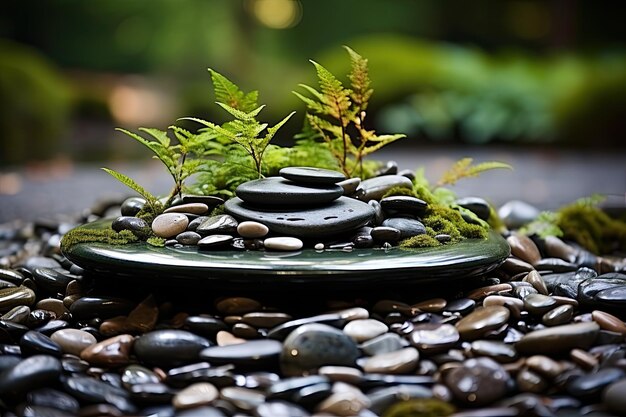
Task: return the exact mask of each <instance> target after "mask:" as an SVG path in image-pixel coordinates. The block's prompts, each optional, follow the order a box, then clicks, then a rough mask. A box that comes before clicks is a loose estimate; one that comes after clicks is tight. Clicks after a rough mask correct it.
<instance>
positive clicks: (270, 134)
mask: <svg viewBox="0 0 626 417" xmlns="http://www.w3.org/2000/svg"><path fill="white" fill-rule="evenodd" d="M294 114H296V112H295V111H292V112H291V113H289V114H288V115H287V116H285V118H284V119H283V120H281V121H280V122H278V123H276V124H275V125H274V126H272V127H270V128H269V129H267V134H266V135H265V137H264V138H263V139H262V141H261V147H262V148H265V147H266V146H267V145H268V144H269V143H270V141H271V140H272V138H274V135H276V132H278V129H280V128H281V127H283V125H284V124H285V123H287V121H288V120H289V119H291V116H293V115H294Z"/></svg>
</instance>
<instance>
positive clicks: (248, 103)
mask: <svg viewBox="0 0 626 417" xmlns="http://www.w3.org/2000/svg"><path fill="white" fill-rule="evenodd" d="M209 73H210V74H211V81H212V82H213V91H214V92H215V99H216V100H217V101H219V102H221V103H226V104H228V105H229V106H230V107H232V108H234V109H237V110H240V111H243V112H246V113H247V112H249V111H252V110H254V109H255V108H256V107H258V105H257V99H258V92H257V91H252V92H250V93H248V94H245V93H244V92H243V91H241V90H240V89H239V87H237V85H235V83H233V82H232V81H230V80H229V79H228V78H226V77H225V76H223V75H222V74H220V73H219V72H217V71H215V70H212V69H211V68H209Z"/></svg>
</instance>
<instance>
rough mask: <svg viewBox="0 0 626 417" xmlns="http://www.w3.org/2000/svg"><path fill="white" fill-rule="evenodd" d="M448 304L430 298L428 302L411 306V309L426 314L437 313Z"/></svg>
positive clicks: (440, 299) (438, 299)
mask: <svg viewBox="0 0 626 417" xmlns="http://www.w3.org/2000/svg"><path fill="white" fill-rule="evenodd" d="M446 304H448V302H447V301H446V300H445V299H443V298H431V299H429V300H424V301H420V302H419V303H417V304H413V305H412V306H411V307H412V308H413V309H414V310H417V311H424V312H427V313H439V312H440V311H441V310H443V309H444V308H445V307H446Z"/></svg>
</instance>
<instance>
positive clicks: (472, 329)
mask: <svg viewBox="0 0 626 417" xmlns="http://www.w3.org/2000/svg"><path fill="white" fill-rule="evenodd" d="M509 316H510V312H509V310H508V309H507V308H506V307H502V306H490V307H484V308H482V309H478V310H475V311H474V312H472V313H471V314H469V315H468V316H465V317H464V318H462V319H461V320H460V321H459V322H458V323H457V324H456V328H457V330H458V332H459V334H460V335H461V338H462V339H466V340H474V339H478V338H480V337H481V336H483V335H484V334H486V333H487V332H489V331H491V330H495V329H498V328H499V327H501V326H502V325H504V324H505V323H506V322H507V321H508V320H509Z"/></svg>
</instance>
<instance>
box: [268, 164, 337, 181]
mask: <svg viewBox="0 0 626 417" xmlns="http://www.w3.org/2000/svg"><path fill="white" fill-rule="evenodd" d="M278 174H279V175H280V176H281V177H283V178H286V179H288V180H291V181H293V182H296V183H298V184H336V183H338V182H340V181H343V180H345V179H346V176H345V175H343V174H342V173H341V172H337V171H332V170H330V169H322V168H313V167H287V168H283V169H281V170H280V171H279V172H278Z"/></svg>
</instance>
